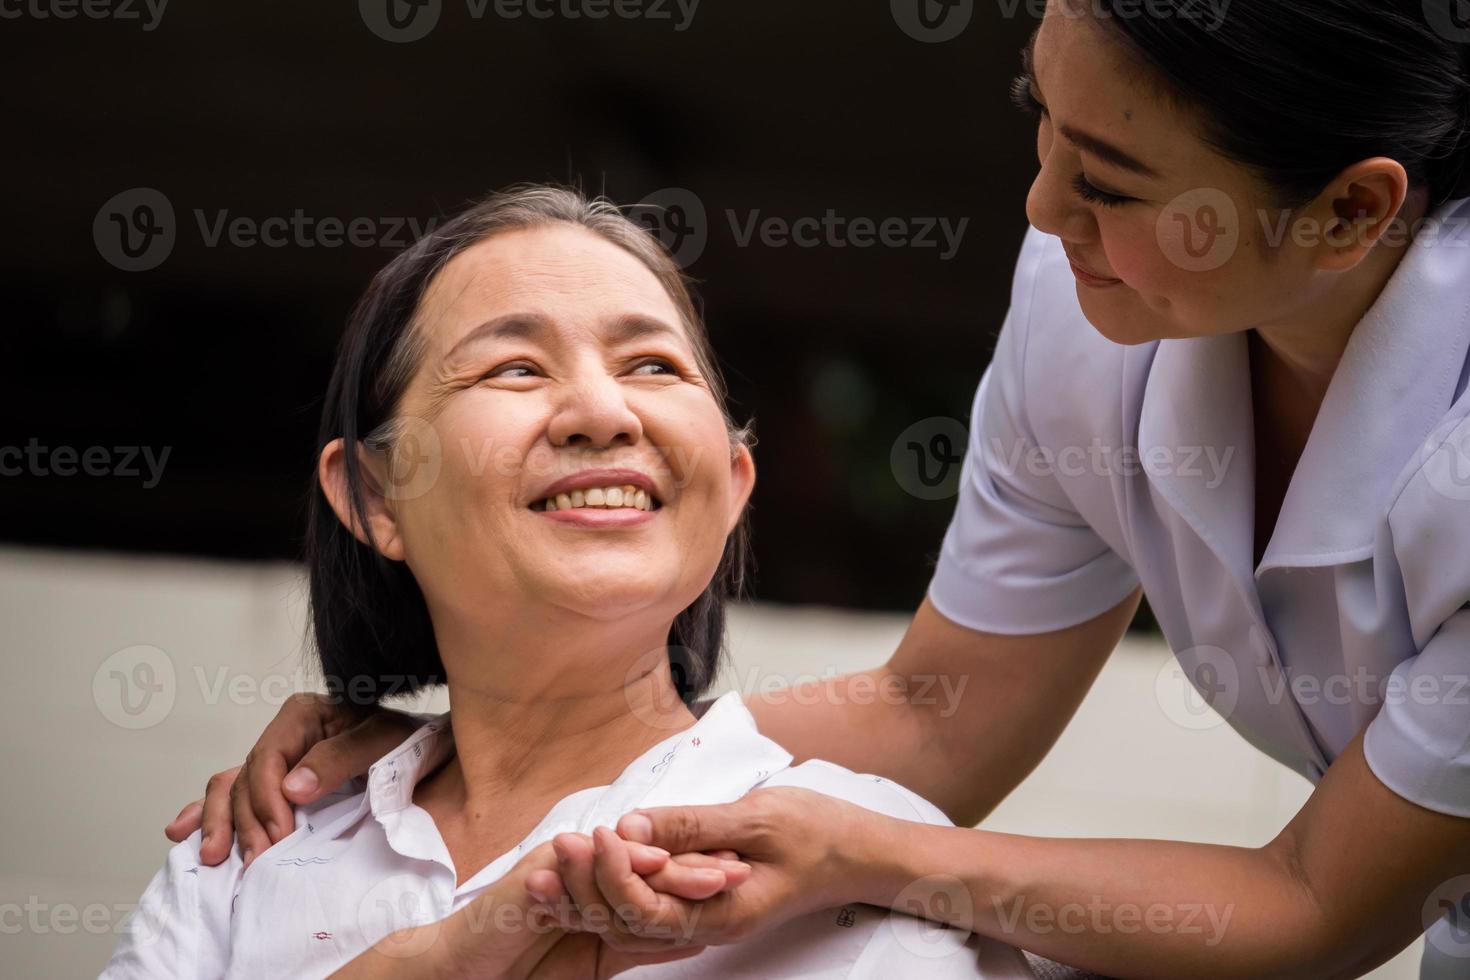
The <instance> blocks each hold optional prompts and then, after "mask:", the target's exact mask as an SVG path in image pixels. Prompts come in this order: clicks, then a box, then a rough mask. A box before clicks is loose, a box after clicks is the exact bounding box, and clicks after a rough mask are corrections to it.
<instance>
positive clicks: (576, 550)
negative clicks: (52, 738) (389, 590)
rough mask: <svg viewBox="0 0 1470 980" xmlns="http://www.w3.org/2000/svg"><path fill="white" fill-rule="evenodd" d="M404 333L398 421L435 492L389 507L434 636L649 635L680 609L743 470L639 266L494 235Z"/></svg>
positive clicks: (619, 252)
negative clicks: (410, 351)
mask: <svg viewBox="0 0 1470 980" xmlns="http://www.w3.org/2000/svg"><path fill="white" fill-rule="evenodd" d="M415 329H417V330H419V331H421V332H422V340H423V342H424V343H423V352H422V355H421V359H420V362H419V365H418V368H417V371H416V374H415V375H414V377H413V380H412V381H411V382H410V384H409V387H408V389H407V391H406V393H405V396H404V399H403V402H402V404H401V410H400V418H401V419H403V420H405V421H406V422H407V424H408V426H409V431H414V430H415V429H416V430H417V437H418V438H417V441H418V442H419V443H420V444H421V445H430V446H432V445H434V444H437V458H438V462H437V472H436V473H435V474H434V475H433V478H432V479H431V480H429V481H427V482H426V483H425V485H424V486H422V487H419V488H418V489H416V490H413V491H412V492H409V493H400V494H398V496H399V497H400V499H398V500H395V501H393V502H392V504H391V506H392V509H393V512H394V518H395V521H396V524H397V530H398V533H399V536H400V538H401V541H402V547H403V555H404V558H405V560H406V561H407V562H408V565H409V567H410V568H411V569H412V571H413V573H414V576H415V578H416V579H417V580H418V582H419V585H420V587H421V588H422V589H423V591H424V594H425V597H426V599H427V600H428V603H429V608H430V611H431V612H432V613H434V614H435V617H436V620H437V618H438V615H439V614H440V613H442V612H446V611H449V612H452V613H454V614H457V615H460V616H462V617H468V618H469V619H470V620H471V621H474V620H482V621H483V620H486V619H490V620H493V619H496V618H498V616H497V613H496V611H497V610H506V609H511V608H515V609H517V610H519V611H521V612H524V611H526V610H537V609H540V610H544V611H546V612H551V611H552V607H560V608H561V609H564V610H570V611H572V612H574V613H578V614H581V615H584V616H587V617H590V618H593V619H598V620H604V621H606V620H612V619H616V618H619V617H625V616H628V615H630V614H635V613H641V614H644V615H646V616H648V617H649V619H650V622H655V621H657V620H660V619H661V620H663V621H664V622H665V623H666V622H667V621H671V620H672V619H673V618H674V617H675V616H676V615H677V614H678V613H679V611H680V610H682V609H683V608H684V607H685V606H687V605H688V604H689V603H691V602H692V601H694V599H696V598H697V597H698V596H699V594H700V593H701V592H702V591H703V590H704V588H705V586H706V585H707V584H708V583H709V581H710V579H711V577H712V576H713V574H714V571H715V569H716V567H717V565H718V563H719V560H720V556H721V554H722V552H723V549H724V544H725V540H726V537H727V535H728V534H729V532H730V530H731V528H732V527H733V526H734V524H735V522H736V520H737V519H738V516H739V514H740V513H741V511H742V509H743V507H744V505H745V502H746V499H747V497H748V495H749V493H750V489H751V483H752V481H753V479H754V469H753V465H752V463H751V461H750V455H749V453H748V451H747V450H746V449H745V447H743V446H740V447H738V448H737V449H732V445H731V440H730V435H729V431H728V429H727V427H726V423H725V418H724V415H723V413H722V411H721V409H720V407H719V406H718V405H717V404H716V403H715V399H714V397H713V395H712V393H711V391H710V389H709V387H708V386H707V384H706V382H705V379H704V378H703V377H702V376H701V374H700V370H699V367H698V365H697V363H696V358H695V354H694V348H693V346H692V345H691V344H690V341H689V338H688V336H687V334H686V332H685V328H684V326H683V324H682V323H681V320H680V317H679V313H678V310H677V308H676V307H675V306H674V303H673V301H672V300H671V299H670V298H669V296H668V294H667V293H666V292H665V290H664V289H663V287H662V286H661V285H660V283H659V281H658V280H657V279H656V278H655V277H654V275H653V274H652V273H651V272H650V271H649V270H648V269H647V268H646V267H645V266H644V265H643V264H642V263H641V262H640V261H639V260H638V259H636V258H635V257H634V256H632V255H630V254H629V253H627V252H625V251H624V250H623V249H621V248H619V247H617V246H616V245H613V244H612V243H610V242H608V241H606V240H605V239H603V238H601V237H600V236H598V235H596V234H593V233H591V232H589V231H587V230H585V229H582V228H579V227H576V226H573V225H562V224H554V225H547V226H544V227H540V228H535V229H527V230H520V231H515V232H507V233H503V234H499V235H496V236H493V237H492V238H489V239H487V240H485V241H483V242H480V243H479V244H477V245H474V246H472V247H470V248H468V249H466V250H465V251H464V252H462V253H461V254H459V255H458V256H457V257H456V258H455V259H454V260H453V261H451V262H450V263H449V264H448V265H446V266H445V268H444V269H443V271H442V272H440V273H439V274H438V275H437V276H436V277H435V279H434V280H433V282H432V283H431V284H430V287H429V289H428V291H427V292H426V294H425V296H424V299H423V302H422V303H421V304H420V308H419V311H418V314H417V316H416V322H415ZM429 430H432V432H431V433H430V431H429ZM411 451H412V450H411V449H410V452H411ZM425 463H426V465H429V466H435V465H436V464H435V461H434V460H432V459H430V460H426V461H425ZM409 476H410V477H411V479H410V481H409V483H407V484H406V486H408V487H410V488H412V487H413V482H412V477H413V474H409ZM630 487H631V488H632V489H631V490H629V489H628V488H630ZM548 501H550V504H549V505H548ZM509 604H513V605H509ZM487 614H488V615H487ZM531 618H532V619H535V618H536V616H535V614H533V615H532V616H531Z"/></svg>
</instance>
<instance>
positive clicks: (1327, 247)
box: [1312, 157, 1409, 272]
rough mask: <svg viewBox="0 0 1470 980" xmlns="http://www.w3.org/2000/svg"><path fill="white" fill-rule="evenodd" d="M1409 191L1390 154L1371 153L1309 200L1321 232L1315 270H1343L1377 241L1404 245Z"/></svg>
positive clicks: (1363, 254)
mask: <svg viewBox="0 0 1470 980" xmlns="http://www.w3.org/2000/svg"><path fill="white" fill-rule="evenodd" d="M1408 194H1409V175H1408V173H1407V171H1405V170H1404V168H1403V165H1402V164H1400V163H1399V162H1398V161H1397V160H1391V159H1389V158H1388V157H1373V158H1372V159H1369V160H1363V161H1361V162H1359V163H1355V164H1353V165H1352V166H1351V167H1348V168H1347V169H1346V170H1344V171H1343V172H1342V173H1341V174H1339V175H1338V176H1337V179H1336V180H1334V181H1333V182H1332V183H1331V184H1330V185H1328V187H1327V189H1326V190H1324V191H1323V192H1322V193H1321V194H1320V195H1319V196H1318V198H1317V200H1316V202H1314V204H1313V206H1312V207H1313V211H1315V212H1316V218H1317V220H1318V221H1319V222H1320V223H1321V227H1322V235H1321V236H1320V241H1319V242H1318V243H1317V244H1316V251H1317V255H1316V265H1317V268H1319V269H1322V270H1324V271H1328V272H1346V271H1347V270H1349V269H1351V268H1353V267H1354V266H1356V265H1357V264H1358V263H1359V262H1361V261H1363V259H1364V258H1365V257H1366V256H1367V255H1368V252H1369V251H1370V250H1371V249H1372V248H1373V246H1374V245H1376V244H1378V242H1379V241H1380V240H1383V241H1385V243H1386V244H1387V243H1393V242H1398V243H1400V244H1404V243H1406V242H1407V240H1408V229H1407V228H1399V229H1395V228H1394V222H1395V221H1402V220H1403V217H1402V214H1403V211H1404V203H1405V201H1406V200H1407V198H1408Z"/></svg>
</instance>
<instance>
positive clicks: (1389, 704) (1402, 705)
mask: <svg viewBox="0 0 1470 980" xmlns="http://www.w3.org/2000/svg"><path fill="white" fill-rule="evenodd" d="M1363 754H1364V756H1365V757H1366V758H1367V760H1368V766H1369V768H1371V769H1372V770H1373V773H1374V775H1376V776H1377V777H1378V778H1379V779H1380V780H1381V781H1382V782H1383V784H1384V785H1385V786H1387V787H1388V788H1389V789H1391V790H1393V791H1394V792H1395V793H1397V794H1399V795H1400V796H1402V797H1403V798H1404V799H1406V800H1408V801H1410V802H1411V803H1417V804H1418V805H1419V806H1422V807H1424V808H1426V809H1429V810H1435V811H1438V812H1439V813H1447V814H1450V815H1452V816H1456V817H1470V606H1467V607H1466V608H1463V609H1461V610H1460V611H1459V612H1457V613H1455V614H1454V615H1453V616H1451V617H1450V618H1449V619H1448V620H1446V621H1445V623H1444V625H1443V626H1441V627H1440V628H1439V630H1438V631H1437V632H1436V633H1435V634H1434V636H1432V637H1431V638H1430V640H1429V642H1428V643H1426V644H1425V645H1424V648H1423V649H1422V650H1420V651H1419V653H1418V654H1417V655H1416V656H1413V657H1410V658H1408V659H1407V660H1405V661H1403V663H1401V664H1399V665H1398V667H1397V668H1395V669H1394V672H1393V674H1392V675H1390V677H1389V682H1388V685H1387V687H1386V688H1385V690H1384V693H1383V706H1382V707H1381V708H1379V711H1378V715H1377V716H1376V717H1375V718H1374V719H1373V721H1372V722H1371V723H1370V724H1369V725H1368V731H1367V734H1365V735H1364V736H1363Z"/></svg>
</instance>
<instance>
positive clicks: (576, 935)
mask: <svg viewBox="0 0 1470 980" xmlns="http://www.w3.org/2000/svg"><path fill="white" fill-rule="evenodd" d="M628 855H629V857H630V859H631V860H632V862H633V865H634V867H636V868H638V869H639V871H640V872H641V873H644V874H648V875H653V876H658V875H672V876H673V877H674V879H676V880H680V881H682V878H681V877H680V875H681V872H680V871H679V870H678V869H670V868H669V867H668V866H669V865H670V864H671V863H672V862H671V860H670V858H669V855H668V853H667V852H665V851H663V850H660V849H659V848H656V847H649V846H645V845H638V844H634V845H630V846H629V850H628ZM557 863H558V856H557V854H556V851H555V849H554V848H553V846H552V844H551V843H550V842H548V843H546V844H542V845H541V846H539V847H537V848H534V849H533V850H532V851H530V852H529V853H528V854H526V856H525V857H523V858H522V859H521V860H520V861H519V862H517V864H516V866H515V867H514V868H512V869H511V870H510V871H509V872H507V873H506V875H505V876H504V877H502V878H501V879H500V880H499V881H497V882H495V883H494V884H493V885H491V886H490V887H489V888H487V889H486V890H485V891H484V892H483V893H482V894H480V895H479V896H477V897H476V898H475V899H474V901H472V902H470V903H469V904H468V905H466V906H465V907H464V908H462V909H460V910H459V911H458V912H456V913H454V914H453V915H451V916H448V917H447V918H444V919H441V920H439V921H437V922H431V923H428V924H426V925H422V926H413V927H409V928H406V929H400V930H398V931H397V932H394V933H392V934H390V935H388V936H385V937H384V938H383V939H381V940H379V941H378V942H377V943H376V944H375V945H374V946H373V947H372V948H370V949H368V950H365V951H364V952H363V953H362V954H361V955H360V956H358V957H357V958H356V959H354V960H353V961H352V962H351V963H349V964H347V965H346V966H344V967H343V968H342V969H341V970H339V971H338V972H337V973H335V974H333V977H334V978H335V980H366V978H376V977H393V978H394V980H410V978H414V977H425V978H429V977H433V978H435V980H439V978H458V977H463V978H466V980H469V978H473V980H588V978H597V980H602V978H605V977H612V976H616V975H617V974H619V973H622V972H623V971H625V970H628V969H631V968H632V967H635V966H642V965H646V964H650V963H666V962H668V961H670V960H676V959H684V958H686V957H689V956H694V955H697V954H698V953H699V952H700V951H701V947H696V946H693V945H691V944H689V943H682V944H669V943H651V942H650V943H644V944H643V946H642V948H629V949H624V950H614V949H612V948H611V947H609V946H607V945H605V944H604V943H603V942H602V940H601V939H600V938H599V937H598V936H597V935H595V934H593V933H591V932H570V931H567V930H565V929H564V928H562V927H561V925H560V923H559V921H558V919H559V917H561V916H565V915H566V911H567V910H566V909H563V910H561V912H560V914H558V912H557V910H555V909H553V908H550V907H548V906H546V905H544V904H542V903H540V902H538V901H537V900H536V899H535V898H534V897H532V896H531V895H530V894H529V892H528V891H527V889H526V879H527V878H528V877H529V876H530V875H532V874H533V873H535V872H537V871H543V872H549V871H550V869H553V868H555V867H556V866H557Z"/></svg>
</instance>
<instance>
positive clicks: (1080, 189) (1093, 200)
mask: <svg viewBox="0 0 1470 980" xmlns="http://www.w3.org/2000/svg"><path fill="white" fill-rule="evenodd" d="M1072 187H1073V189H1075V190H1076V191H1077V196H1078V197H1080V198H1082V200H1084V201H1086V202H1088V203H1089V204H1100V205H1102V206H1103V207H1105V208H1115V207H1117V206H1118V205H1120V204H1127V203H1128V202H1129V201H1131V200H1133V198H1131V197H1124V196H1123V195H1121V194H1113V193H1111V192H1109V191H1105V190H1103V189H1102V188H1100V187H1095V186H1093V184H1092V182H1091V181H1089V180H1088V179H1087V175H1086V174H1078V175H1077V176H1075V177H1073V178H1072Z"/></svg>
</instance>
